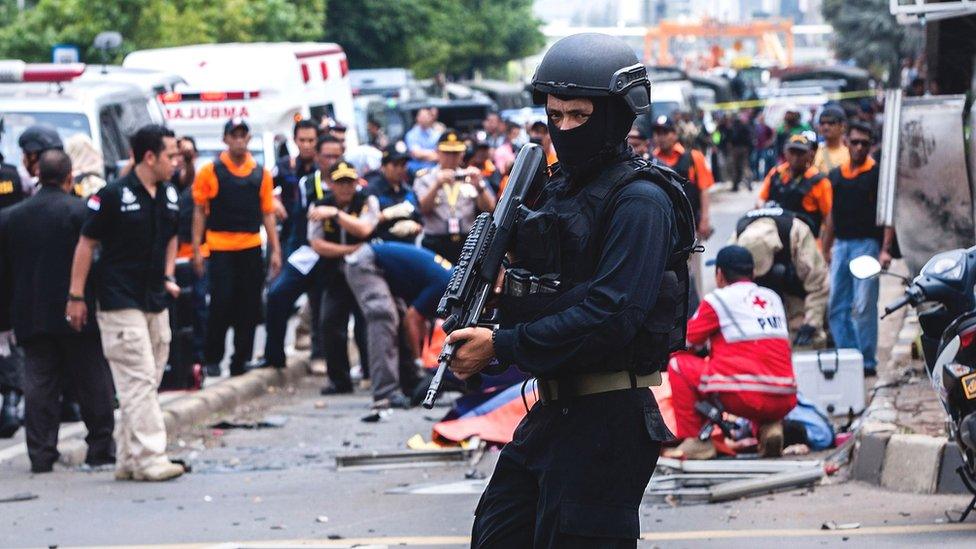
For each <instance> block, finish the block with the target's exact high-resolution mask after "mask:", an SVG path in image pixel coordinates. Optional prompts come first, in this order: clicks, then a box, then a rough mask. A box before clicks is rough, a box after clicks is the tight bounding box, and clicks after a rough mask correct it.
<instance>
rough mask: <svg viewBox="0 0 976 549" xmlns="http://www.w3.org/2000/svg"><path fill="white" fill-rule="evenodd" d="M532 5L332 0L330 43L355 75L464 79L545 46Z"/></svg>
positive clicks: (490, 0)
mask: <svg viewBox="0 0 976 549" xmlns="http://www.w3.org/2000/svg"><path fill="white" fill-rule="evenodd" d="M540 27H541V21H539V20H538V19H537V18H536V17H535V16H534V15H533V14H532V1H531V0H329V2H328V9H327V16H326V33H325V34H326V39H328V40H330V41H333V42H337V43H339V44H341V45H342V47H343V48H344V49H345V50H346V54H347V55H348V57H349V63H350V65H352V66H353V67H357V68H375V67H403V66H405V67H409V68H411V69H413V70H414V72H415V73H416V74H417V75H418V76H421V77H425V76H430V75H433V74H435V73H437V72H444V73H446V74H448V75H452V76H466V75H470V74H471V73H472V72H473V71H476V70H478V71H486V70H491V69H494V68H498V67H501V66H503V65H504V64H505V63H507V62H508V61H511V60H513V59H518V58H520V57H525V56H527V55H531V54H533V53H536V52H537V51H538V50H539V49H541V48H542V47H543V46H544V45H545V38H544V37H543V35H542V32H541V30H540Z"/></svg>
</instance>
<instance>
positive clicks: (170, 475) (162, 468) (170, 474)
mask: <svg viewBox="0 0 976 549" xmlns="http://www.w3.org/2000/svg"><path fill="white" fill-rule="evenodd" d="M184 472H185V471H184V470H183V467H182V466H180V465H177V464H175V463H171V462H169V461H165V462H163V463H159V464H156V465H151V466H149V467H146V468H145V469H142V470H139V471H133V472H132V480H141V481H147V482H162V481H165V480H170V479H174V478H176V477H178V476H180V475H182V474H183V473H184Z"/></svg>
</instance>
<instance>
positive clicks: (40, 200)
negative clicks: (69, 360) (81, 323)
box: [0, 185, 95, 343]
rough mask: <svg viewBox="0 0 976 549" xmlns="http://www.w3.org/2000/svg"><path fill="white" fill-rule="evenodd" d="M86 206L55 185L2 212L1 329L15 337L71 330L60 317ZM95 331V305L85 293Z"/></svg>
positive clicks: (87, 326)
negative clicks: (11, 331) (13, 334)
mask: <svg viewBox="0 0 976 549" xmlns="http://www.w3.org/2000/svg"><path fill="white" fill-rule="evenodd" d="M89 212H90V210H89V209H88V208H86V207H85V201H84V200H82V199H80V198H78V197H77V196H74V195H71V194H68V193H66V192H64V191H62V190H61V189H59V188H57V187H53V186H44V185H42V186H41V188H40V189H39V190H38V191H37V194H35V195H34V196H32V197H31V198H28V199H27V200H25V201H23V202H21V203H20V204H17V205H15V206H12V207H10V208H5V209H4V210H3V211H2V212H0V274H2V282H0V330H9V329H10V328H11V327H12V328H13V329H14V333H15V334H16V335H17V339H18V341H20V342H21V343H23V342H26V341H27V340H29V339H30V338H31V337H33V336H35V335H39V334H72V333H75V332H74V330H73V329H72V328H71V327H70V326H68V323H67V322H65V320H64V307H65V305H66V304H67V301H68V285H69V283H70V280H71V261H72V258H73V254H74V251H75V245H76V244H78V234H79V233H80V232H81V227H82V225H83V224H84V223H85V220H86V219H88V215H89ZM85 298H86V301H87V303H88V308H89V309H88V312H89V315H90V317H89V322H88V323H87V324H85V327H84V331H92V330H94V329H95V322H94V313H95V303H94V300H93V299H92V296H91V295H90V293H89V292H87V291H86V292H85Z"/></svg>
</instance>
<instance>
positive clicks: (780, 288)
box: [735, 208, 807, 298]
mask: <svg viewBox="0 0 976 549" xmlns="http://www.w3.org/2000/svg"><path fill="white" fill-rule="evenodd" d="M759 219H772V220H773V221H774V222H775V223H776V232H777V233H779V241H780V244H782V247H781V248H780V249H779V251H778V252H776V254H775V255H773V266H772V267H770V269H769V271H768V272H766V273H765V274H763V275H762V276H760V277H757V278H756V279H755V282H756V284H759V285H760V286H764V287H766V288H769V289H770V290H772V291H774V292H776V293H777V294H779V295H780V296H785V295H792V296H796V297H801V298H803V297H806V295H807V291H806V290H805V289H804V288H803V281H802V280H800V277H799V276H798V275H797V274H796V266H795V265H794V264H793V249H792V246H791V245H790V244H791V239H790V231H792V230H793V220H794V219H797V218H796V216H794V215H793V214H792V213H790V212H787V211H785V210H783V209H782V208H761V209H758V210H752V211H751V212H749V213H747V214H746V215H744V216H742V218H741V219H739V222H738V223H737V224H736V226H735V237H736V239H738V238H739V235H741V234H742V232H743V231H745V230H746V227H748V226H749V225H752V224H753V223H754V222H755V221H756V220H759Z"/></svg>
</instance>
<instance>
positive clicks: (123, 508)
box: [0, 378, 976, 547]
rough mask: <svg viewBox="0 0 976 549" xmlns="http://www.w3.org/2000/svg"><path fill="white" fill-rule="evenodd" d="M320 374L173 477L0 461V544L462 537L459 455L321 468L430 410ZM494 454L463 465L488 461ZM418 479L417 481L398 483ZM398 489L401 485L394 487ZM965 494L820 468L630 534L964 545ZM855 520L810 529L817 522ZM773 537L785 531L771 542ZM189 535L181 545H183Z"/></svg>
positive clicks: (178, 450) (678, 511) (188, 438)
mask: <svg viewBox="0 0 976 549" xmlns="http://www.w3.org/2000/svg"><path fill="white" fill-rule="evenodd" d="M320 383H321V380H320V379H316V378H306V380H305V381H304V382H303V383H302V384H301V385H300V386H299V387H296V388H295V389H294V390H292V391H282V392H278V393H274V394H269V395H268V396H266V397H263V398H262V399H258V400H256V401H254V402H252V403H250V404H249V405H247V406H245V407H243V408H242V409H241V410H239V412H238V413H237V414H236V415H235V416H234V417H230V418H227V420H228V421H230V422H231V423H235V422H236V423H248V422H255V421H259V420H265V421H268V422H269V423H272V424H275V425H280V426H278V427H267V428H263V429H242V428H236V429H235V428H223V429H218V428H214V427H212V426H201V427H199V428H197V429H195V430H193V431H192V432H188V433H185V434H184V435H182V436H181V437H180V438H179V439H178V440H176V441H174V442H173V444H172V445H171V449H172V452H173V455H174V456H176V457H180V458H183V459H186V460H187V461H189V462H190V463H191V464H192V465H193V468H194V470H193V472H192V473H191V474H189V475H186V476H184V477H183V478H180V479H178V480H176V481H173V482H168V483H162V484H141V483H132V482H124V483H123V482H116V481H114V480H113V479H112V473H111V472H110V471H100V472H85V471H81V470H69V469H63V468H58V470H56V472H54V473H52V474H48V475H40V476H32V475H30V474H29V473H27V472H26V470H27V462H26V459H24V458H18V459H13V460H8V461H6V462H3V463H0V478H2V479H3V480H2V482H0V498H3V497H7V496H10V495H13V494H17V493H24V492H28V493H31V494H35V495H37V496H38V497H37V499H33V500H30V501H22V502H12V503H0V546H2V547H25V546H53V545H57V546H80V545H100V546H105V545H108V546H131V545H151V544H173V545H180V546H191V545H192V546H199V547H217V546H218V544H221V545H219V546H220V547H259V546H260V547H269V546H279V547H293V546H315V547H350V546H353V545H367V546H380V547H382V546H397V545H406V546H412V547H441V546H446V547H462V546H464V545H465V543H466V538H465V536H466V534H467V532H468V531H469V529H470V527H471V521H472V511H473V509H474V507H475V505H476V503H477V499H478V494H479V492H480V488H481V485H482V484H483V482H484V481H483V480H479V479H473V480H470V479H466V478H465V477H466V473H468V472H469V466H468V465H467V464H455V465H448V464H445V465H436V466H430V467H427V468H423V469H382V470H374V471H355V470H349V471H337V470H336V466H335V456H337V455H346V454H354V453H363V452H372V451H379V452H383V451H392V450H398V449H403V448H404V445H405V443H406V441H407V439H408V438H410V437H411V436H413V435H414V434H420V435H422V436H423V437H425V438H429V437H430V428H431V425H432V423H433V420H434V419H436V418H437V417H439V416H440V415H441V414H442V413H443V411H444V410H443V409H441V410H435V411H436V413H431V412H426V411H423V410H410V411H407V412H394V413H393V415H391V416H389V417H386V418H384V419H383V420H381V421H380V422H379V423H363V422H362V421H361V420H360V418H361V417H363V416H365V415H366V414H367V413H368V410H367V405H368V402H369V397H368V396H367V395H366V394H363V393H361V394H358V395H355V396H350V397H330V398H328V399H323V398H321V397H319V396H318V395H317V391H316V389H317V387H318V386H319V384H320ZM495 457H496V454H494V453H489V454H488V455H487V456H486V457H485V458H484V459H483V460H482V461H481V462H480V463H479V464H478V465H477V466H476V467H475V468H474V469H475V472H476V473H477V476H481V475H487V474H490V471H491V469H492V465H493V462H494V460H495ZM418 486H419V487H421V488H422V489H423V490H422V491H425V492H427V493H426V494H419V493H410V492H415V491H417V490H415V489H416V488H418ZM394 492H407V493H394ZM964 502H965V498H963V497H959V496H954V497H947V496H919V495H913V494H893V493H890V492H887V491H884V490H881V489H878V488H875V487H870V486H867V485H862V484H858V483H852V482H847V483H845V482H841V480H840V479H833V478H831V479H830V481H829V484H827V485H824V486H819V487H816V488H813V489H801V490H794V491H788V492H783V493H777V494H774V495H766V496H760V497H754V498H747V499H742V500H738V501H734V502H731V503H727V504H715V505H671V504H668V503H666V502H661V501H650V500H648V501H646V502H645V504H644V505H643V506H642V508H641V528H642V532H644V537H645V541H643V542H642V543H641V546H642V547H645V546H646V547H728V546H730V545H731V546H733V547H739V546H748V547H782V546H783V545H784V544H785V543H789V544H790V546H791V547H823V546H836V545H844V544H846V543H850V544H856V545H854V546H858V547H863V546H867V545H868V544H872V545H878V546H906V547H907V546H919V545H925V546H930V545H934V544H936V543H938V544H939V545H940V546H945V547H971V546H972V545H973V543H974V540H976V522H970V523H968V524H966V525H962V526H957V525H952V524H946V522H945V516H944V512H945V511H946V510H948V509H952V508H959V507H961V506H962V504H963V503H964ZM827 521H834V522H835V523H838V524H850V523H857V524H858V527H857V528H856V529H850V530H821V529H820V528H821V526H822V525H823V523H825V522H827ZM787 540H788V541H787ZM187 544H191V545H187Z"/></svg>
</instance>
